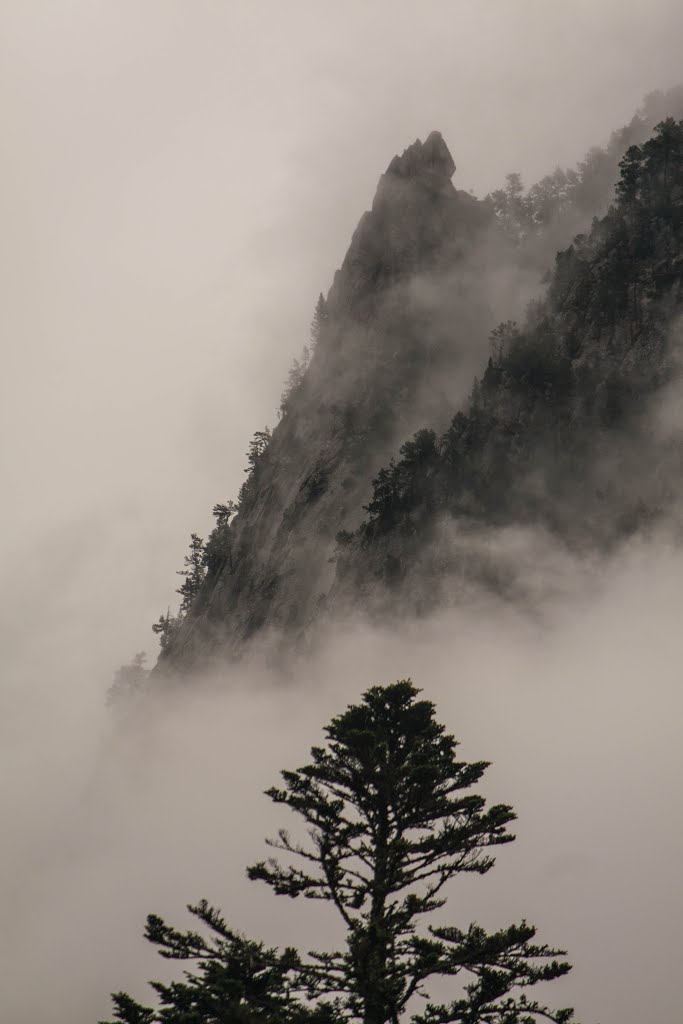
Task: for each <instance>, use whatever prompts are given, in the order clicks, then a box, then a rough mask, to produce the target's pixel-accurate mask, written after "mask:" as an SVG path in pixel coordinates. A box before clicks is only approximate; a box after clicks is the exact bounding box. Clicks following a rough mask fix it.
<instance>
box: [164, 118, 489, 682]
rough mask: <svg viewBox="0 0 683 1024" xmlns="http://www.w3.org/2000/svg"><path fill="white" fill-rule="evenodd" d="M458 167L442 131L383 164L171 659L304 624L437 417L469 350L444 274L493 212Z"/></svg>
mask: <svg viewBox="0 0 683 1024" xmlns="http://www.w3.org/2000/svg"><path fill="white" fill-rule="evenodd" d="M454 170H455V164H454V162H453V159H452V157H451V155H450V153H449V151H448V147H447V146H446V144H445V142H444V141H443V139H442V138H441V135H440V134H439V133H438V132H432V133H431V135H429V136H428V138H427V140H426V142H424V143H422V142H420V141H419V140H418V141H417V142H415V143H413V145H412V146H410V147H409V148H408V149H407V150H406V151H405V152H404V153H403V154H402V155H401V156H400V157H395V158H394V160H392V162H391V164H390V165H389V168H388V169H387V171H386V173H385V174H384V175H382V177H381V179H380V182H379V186H378V189H377V194H376V196H375V199H374V202H373V204H372V209H371V210H370V211H368V212H366V213H365V214H363V216H362V217H361V220H360V222H359V224H358V227H357V228H356V231H355V232H354V235H353V238H352V241H351V245H350V247H349V250H348V252H347V254H346V257H345V259H344V261H343V263H342V266H341V269H340V270H339V271H338V272H337V273H336V275H335V279H334V283H333V286H332V288H331V290H330V292H329V295H328V298H327V308H328V318H327V321H326V323H325V326H324V329H323V331H322V333H321V336H320V338H319V342H318V345H317V347H316V351H315V353H314V355H313V358H312V360H311V364H310V366H309V368H308V371H307V373H306V375H305V378H304V380H303V383H302V385H301V387H300V388H299V389H298V392H297V393H296V395H294V396H293V398H292V400H291V402H290V403H289V407H288V411H287V413H286V415H285V416H284V417H283V419H282V420H281V421H280V423H279V424H278V426H277V427H276V429H275V430H274V432H273V436H272V440H271V442H270V444H269V446H268V449H267V452H266V453H265V455H264V456H263V459H262V460H261V461H260V463H259V465H258V468H257V471H256V473H255V475H254V479H253V481H252V485H250V495H249V498H248V500H245V501H243V502H242V506H241V508H240V512H239V514H238V515H237V516H236V518H235V520H234V522H233V523H232V525H231V527H230V534H231V557H230V560H229V562H226V564H225V565H224V566H223V568H222V569H220V570H218V571H216V572H214V573H212V574H211V575H210V576H209V577H208V578H207V580H206V582H205V584H204V586H203V589H202V591H201V592H200V594H199V596H198V598H197V600H196V601H195V605H194V607H193V609H192V611H191V613H190V614H189V616H188V617H187V619H186V620H185V622H184V624H183V626H182V628H181V630H180V634H179V636H178V638H177V640H176V641H175V642H174V644H173V648H172V651H171V652H170V653H169V655H168V656H166V657H164V658H162V664H166V665H171V666H173V667H175V668H180V667H182V666H185V665H194V664H197V662H198V661H200V660H206V658H207V657H211V656H213V655H219V656H223V655H226V654H228V655H234V654H236V653H238V652H239V651H240V650H241V648H242V646H243V644H244V642H245V641H246V640H248V639H249V638H251V637H253V636H254V635H255V634H256V633H257V632H259V631H261V630H262V629H263V628H264V627H266V626H267V627H270V628H273V629H280V628H283V629H287V631H288V632H289V633H290V635H291V634H294V635H295V634H296V633H297V631H301V630H302V629H303V628H304V627H305V626H306V624H307V623H308V622H309V621H310V620H311V619H312V617H313V616H314V614H315V612H316V609H317V608H318V607H319V605H320V603H321V602H324V599H325V595H326V593H327V591H328V589H329V587H330V585H331V583H332V581H333V578H334V564H333V562H332V561H331V559H332V556H333V554H334V551H335V547H336V543H335V536H336V534H337V533H338V532H339V531H340V530H345V529H355V528H356V527H357V526H358V524H359V522H360V519H361V517H362V515H363V511H362V506H363V504H364V503H365V502H366V501H367V499H368V497H369V495H370V493H371V486H372V485H371V482H372V478H373V475H374V474H375V472H376V471H377V469H378V468H379V466H380V465H381V464H382V462H384V461H385V460H386V459H387V458H388V457H389V455H390V453H391V452H392V451H393V450H394V449H395V448H396V446H397V444H398V443H400V441H401V440H402V439H403V437H404V436H405V434H406V431H411V430H412V429H414V428H415V427H416V426H418V425H419V424H420V423H421V421H422V419H423V418H424V419H427V420H431V419H432V418H433V416H434V413H435V409H434V402H435V400H436V399H435V396H438V395H439V394H441V391H440V389H439V387H438V386H432V384H433V382H434V379H435V378H441V379H446V378H448V376H449V375H452V373H453V368H454V366H456V365H457V362H458V358H459V350H460V348H461V347H462V346H461V340H462V339H460V337H459V333H458V324H457V322H454V318H453V315H452V310H449V309H448V306H449V304H451V303H452V300H453V297H452V294H451V293H449V292H448V290H444V288H442V287H440V286H438V285H439V282H440V281H441V279H442V276H443V275H444V274H445V273H457V267H458V265H459V263H460V262H461V261H462V259H463V256H464V254H465V253H467V252H468V251H469V250H470V249H471V247H472V244H473V241H474V239H475V238H476V237H477V235H478V233H479V232H481V231H482V230H484V229H485V228H486V227H487V226H488V225H489V224H490V220H491V215H490V212H489V210H488V208H487V206H486V204H484V203H480V202H478V201H477V200H475V199H473V198H472V197H471V196H470V195H468V194H466V193H463V192H458V191H457V190H456V189H455V188H454V187H453V185H452V184H451V181H450V177H451V175H452V174H453V171H454ZM417 275H419V280H420V283H421V287H420V289H419V290H416V288H415V281H416V276H417ZM430 281H432V282H433V286H432V287H431V289H430V287H429V282H430ZM443 325H447V326H446V327H444V326H443ZM463 330H464V331H467V330H468V325H467V324H466V323H463ZM293 347H294V346H293ZM427 395H428V396H429V405H428V407H426V406H424V405H423V404H422V400H423V398H424V396H427ZM447 404H448V403H447V402H446V401H445V399H444V406H446V405H447Z"/></svg>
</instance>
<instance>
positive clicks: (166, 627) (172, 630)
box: [152, 608, 182, 652]
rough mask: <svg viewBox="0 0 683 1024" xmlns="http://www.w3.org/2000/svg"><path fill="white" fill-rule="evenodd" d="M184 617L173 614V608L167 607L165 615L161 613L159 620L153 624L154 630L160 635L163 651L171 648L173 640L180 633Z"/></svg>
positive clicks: (160, 644)
mask: <svg viewBox="0 0 683 1024" xmlns="http://www.w3.org/2000/svg"><path fill="white" fill-rule="evenodd" d="M181 621H182V618H181V616H180V615H171V609H170V608H167V609H166V614H165V615H160V616H159V619H158V621H157V622H154V623H153V624H152V632H153V633H156V634H157V636H158V637H159V646H160V647H161V650H162V652H164V651H167V650H169V648H170V647H172V645H173V641H174V640H175V638H176V636H177V635H178V630H179V629H180V623H181Z"/></svg>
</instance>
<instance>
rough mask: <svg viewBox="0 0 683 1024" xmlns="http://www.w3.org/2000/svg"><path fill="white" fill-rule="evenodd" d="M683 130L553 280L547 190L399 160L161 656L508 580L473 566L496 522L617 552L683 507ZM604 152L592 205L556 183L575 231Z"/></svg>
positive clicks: (209, 649)
mask: <svg viewBox="0 0 683 1024" xmlns="http://www.w3.org/2000/svg"><path fill="white" fill-rule="evenodd" d="M679 98H680V97H679ZM642 127H643V126H642V123H639V125H638V131H640V132H642ZM682 133H683V128H682V127H681V124H679V123H677V122H675V121H673V120H670V121H668V122H666V124H665V125H664V126H662V127H661V128H660V129H659V130H658V132H657V133H656V135H655V136H654V137H653V138H652V139H651V140H650V141H648V142H645V143H644V144H643V145H642V146H632V147H631V148H629V149H628V151H627V153H626V156H625V157H624V159H623V160H622V163H621V179H620V182H619V185H618V188H617V201H616V202H615V203H614V204H613V205H612V207H611V208H610V209H609V211H608V212H607V214H606V215H605V216H604V217H603V218H602V219H601V220H597V219H596V220H594V223H593V226H592V228H591V230H590V231H589V232H587V233H584V234H582V235H579V236H578V237H577V238H576V239H575V240H574V242H573V243H572V244H571V245H570V246H569V247H568V248H567V249H565V250H564V251H562V252H561V253H560V254H559V255H558V257H557V260H556V261H555V265H554V269H553V271H552V273H551V274H550V275H549V281H548V284H547V288H546V290H545V293H541V291H540V290H539V286H538V277H539V271H540V270H541V268H542V264H541V263H539V258H538V254H539V253H541V252H542V251H543V248H544V245H545V243H544V237H545V236H544V235H543V231H544V221H543V217H545V216H546V213H547V209H548V202H549V199H548V195H549V193H548V191H547V189H546V190H545V191H543V190H542V191H541V193H539V195H540V199H538V197H537V198H536V199H533V190H531V192H530V193H529V196H530V197H532V198H530V199H526V200H524V202H526V204H527V205H526V206H524V205H523V204H522V206H520V205H519V204H520V202H521V201H520V200H519V196H518V195H517V194H516V192H514V191H513V192H512V193H507V194H506V195H505V196H503V199H502V200H501V197H500V194H499V195H498V199H496V198H495V196H494V197H493V198H489V199H487V200H486V201H480V200H477V199H475V198H474V197H473V196H471V195H470V194H468V193H465V192H462V191H458V190H457V189H456V188H455V187H454V186H453V184H452V181H451V178H452V176H453V174H454V171H455V165H454V162H453V159H452V157H451V154H450V152H449V150H448V148H447V146H446V144H445V142H444V140H443V139H442V137H441V135H440V134H439V133H438V132H432V134H431V135H429V136H428V137H427V139H426V140H425V141H424V142H421V141H420V140H417V141H416V142H415V143H413V145H411V146H410V147H409V148H408V149H407V150H406V151H405V152H404V153H403V154H402V155H401V156H397V157H395V158H394V159H393V160H392V161H391V163H390V164H389V166H388V168H387V170H386V172H385V173H384V174H383V175H382V177H381V178H380V181H379V185H378V188H377V192H376V195H375V198H374V201H373V204H372V208H371V209H370V210H369V211H368V212H366V213H365V214H363V216H362V217H361V220H360V222H359V224H358V227H357V228H356V231H355V233H354V235H353V238H352V240H351V244H350V247H349V250H348V252H347V254H346V257H345V258H344V261H343V263H342V266H341V268H340V269H339V271H337V273H336V275H335V278H334V282H333V284H332V287H331V289H330V291H329V294H328V296H327V300H326V301H325V302H324V303H323V305H322V307H321V311H320V312H321V317H320V322H319V324H318V327H319V330H318V332H317V333H318V337H317V344H316V347H315V351H314V353H313V356H312V359H311V361H310V365H309V366H308V368H307V370H306V372H305V374H304V375H303V377H302V378H301V379H300V380H297V382H296V386H295V387H294V388H293V389H292V390H291V393H290V394H289V396H288V400H287V402H286V405H285V406H283V415H282V418H281V420H280V422H279V423H278V426H277V427H276V429H275V430H274V431H273V434H272V437H266V436H261V437H260V438H259V440H258V443H257V444H256V445H255V447H254V449H253V453H252V456H253V457H252V460H251V461H252V468H251V473H250V475H249V478H248V480H247V483H246V484H245V486H244V488H243V489H242V492H241V494H240V500H239V509H238V511H237V513H236V515H235V516H234V518H233V519H232V521H229V517H227V516H226V517H224V518H223V520H220V519H219V525H218V527H217V528H216V530H215V531H214V534H213V535H212V537H211V538H210V540H209V543H208V545H207V558H206V565H207V572H206V576H205V578H204V580H203V582H202V583H201V586H200V587H199V589H198V591H197V593H196V594H195V595H194V596H193V599H192V602H191V604H190V606H189V608H188V609H187V612H186V614H185V615H184V617H183V618H182V620H181V621H179V623H178V625H177V628H176V629H175V631H174V633H173V635H172V636H170V637H169V638H168V642H167V643H166V644H165V649H164V651H163V652H162V657H161V659H160V667H161V669H162V670H163V669H164V668H166V669H169V668H172V669H175V670H182V669H184V668H186V667H188V666H192V667H197V666H198V665H202V664H204V663H205V662H207V661H209V660H211V659H212V658H214V657H219V658H225V657H231V656H235V655H237V654H239V653H241V652H242V651H243V650H244V648H245V645H246V644H247V643H249V642H250V641H252V640H253V639H254V638H255V637H257V636H258V637H259V638H266V637H267V636H268V635H270V634H273V635H275V636H279V637H282V636H283V635H286V636H287V638H288V640H289V641H290V642H291V641H292V640H295V639H296V638H300V637H302V636H304V635H305V634H306V633H307V631H308V632H309V633H310V631H311V629H312V627H314V625H315V623H316V622H318V621H320V619H322V618H323V617H324V616H325V613H330V614H331V613H337V612H340V611H342V612H345V611H348V609H350V608H353V607H361V608H365V609H366V610H368V611H369V610H370V609H373V610H375V611H377V610H380V611H381V613H383V614H384V613H387V612H389V613H391V610H392V608H395V607H397V602H398V601H400V602H401V606H404V605H405V603H406V601H407V604H408V607H409V608H410V609H411V610H416V609H424V608H431V607H434V606H435V604H438V603H439V602H442V601H444V600H452V599H454V592H455V594H456V599H457V590H458V588H457V587H455V588H454V587H453V586H452V582H453V580H459V581H462V580H463V578H464V577H465V576H466V575H469V576H471V577H472V576H475V577H478V578H479V579H480V581H483V582H484V583H485V584H486V585H490V586H496V587H502V586H504V584H505V581H504V580H502V578H501V573H500V572H499V571H498V568H497V566H496V565H492V564H491V558H488V560H487V558H482V557H480V556H479V555H476V556H475V557H474V558H473V557H472V545H471V543H470V541H469V539H467V538H468V537H471V536H472V534H473V533H475V532H477V531H479V532H481V530H496V529H499V528H501V527H503V528H504V527H506V526H509V525H522V526H532V527H534V528H540V529H542V530H544V531H546V532H547V533H549V534H550V535H552V536H553V537H554V538H555V540H556V543H557V544H559V545H565V546H568V547H570V548H571V547H573V548H574V549H576V548H582V547H583V548H584V549H585V548H586V547H589V548H590V547H593V548H595V549H596V550H601V551H604V550H608V549H609V548H610V546H613V545H614V544H618V543H620V541H621V540H622V539H623V538H624V537H625V536H628V535H630V534H631V533H633V532H634V531H636V530H639V529H642V528H645V527H646V526H647V525H648V524H650V523H652V522H653V521H654V520H655V519H656V518H657V517H658V516H661V515H663V514H665V513H666V511H667V510H669V509H670V508H671V507H672V505H673V503H674V502H675V501H676V500H678V484H677V481H678V478H679V477H680V468H681V451H682V446H681V441H680V433H679V432H678V430H677V429H676V430H673V431H672V430H668V433H667V431H666V430H665V431H664V432H662V430H661V429H660V426H658V425H657V424H658V423H659V421H658V420H657V416H656V408H655V407H656V402H655V399H656V396H657V395H661V394H663V393H664V392H665V390H666V389H667V388H671V386H672V385H674V384H675V383H676V381H677V380H678V374H679V366H680V351H679V338H678V334H677V326H676V325H677V322H678V320H677V318H678V317H679V316H680V313H681V295H682V288H681V270H682V266H683V264H682V262H681V241H682V238H681V231H682V227H681V224H682V216H681V210H682V208H683V148H682V143H681V136H682ZM605 159H607V157H606V158H605ZM609 160H614V154H611V155H609ZM586 166H587V168H588V169H587V170H586V171H585V175H584V179H585V180H584V179H582V178H581V177H580V176H579V177H577V179H576V181H574V182H573V184H572V185H571V189H573V190H574V193H575V194H576V196H578V197H579V198H578V199H576V196H575V197H574V199H572V194H573V193H572V191H571V189H570V187H569V185H567V187H566V188H565V191H564V193H562V195H561V196H559V198H558V197H557V196H556V197H555V207H554V209H555V211H556V213H555V214H554V215H553V217H552V218H551V219H550V221H548V223H549V224H550V228H549V229H548V230H550V229H552V238H553V239H555V238H557V237H559V236H560V235H561V234H562V231H563V230H565V228H567V226H568V225H571V226H572V227H575V226H576V224H577V223H579V222H580V210H581V209H583V207H582V206H581V203H583V204H584V205H585V204H586V198H585V197H586V187H585V186H586V181H589V182H590V181H592V180H593V179H592V178H591V177H590V175H591V174H593V171H594V164H591V165H586ZM565 177H566V176H565ZM567 180H569V179H567ZM565 184H566V182H565ZM591 187H592V186H591ZM601 187H603V189H604V186H601ZM513 200H514V203H517V206H515V207H514V209H515V210H517V212H519V209H522V212H523V214H524V216H523V217H517V219H516V220H515V221H514V223H513V228H514V230H513V231H511V223H512V221H511V209H512V208H513V207H512V205H511V204H512V203H513ZM572 203H573V204H574V205H572ZM601 203H602V204H603V205H607V204H606V201H605V198H604V197H603V196H602V193H600V194H598V192H597V191H595V190H594V191H593V192H592V193H591V202H590V203H589V204H588V206H589V207H590V206H591V204H592V207H593V208H595V207H596V206H599V205H600V204H601ZM586 208H588V207H586ZM539 211H540V213H539ZM558 211H559V212H558ZM577 211H579V212H577ZM584 212H585V211H584ZM515 216H516V215H515ZM562 225H564V226H565V227H562ZM532 236H533V239H532V240H533V245H531V246H530V244H529V239H530V238H532ZM530 254H532V255H533V259H531V257H530ZM534 261H535V262H536V264H537V265H535V267H534V272H533V273H531V274H530V272H529V264H530V263H532V264H533V263H534ZM529 280H533V282H534V287H535V288H536V292H535V293H534V291H533V288H531V289H530V288H529ZM534 294H535V298H534V300H533V301H532V302H531V305H530V306H529V308H528V311H527V314H526V318H525V319H524V320H523V321H522V322H521V326H518V325H517V323H515V322H514V321H513V319H512V318H517V317H519V315H520V309H521V306H523V305H526V304H527V300H528V299H529V298H530V297H532V296H534ZM501 317H503V318H504V322H503V324H501V325H500V326H499V327H498V328H496V324H497V323H498V321H500V320H501ZM487 359H488V362H487ZM475 373H477V374H478V376H479V377H480V380H475V385H474V388H473V389H472V388H471V381H472V379H473V376H474V374H475ZM468 394H469V397H468ZM657 408H659V407H658V406H657ZM454 414H455V415H454ZM415 431H418V433H416V434H415V436H414V437H413V438H412V440H406V439H407V438H410V436H411V434H413V432H415ZM399 449H400V452H399ZM396 453H398V457H396ZM454 536H455V540H454V539H453V538H454ZM463 537H465V538H466V540H465V542H463Z"/></svg>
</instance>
